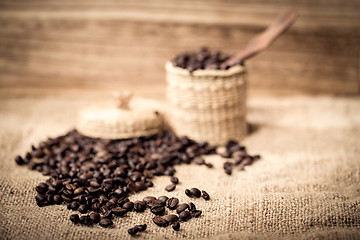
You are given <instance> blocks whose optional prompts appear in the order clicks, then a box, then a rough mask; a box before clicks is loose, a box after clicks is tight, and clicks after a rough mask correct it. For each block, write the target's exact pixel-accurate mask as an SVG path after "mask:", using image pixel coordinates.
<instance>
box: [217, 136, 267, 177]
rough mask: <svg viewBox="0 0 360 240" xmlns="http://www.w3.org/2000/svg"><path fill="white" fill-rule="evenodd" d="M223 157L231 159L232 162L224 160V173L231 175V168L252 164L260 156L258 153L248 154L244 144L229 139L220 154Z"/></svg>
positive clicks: (242, 167) (243, 167)
mask: <svg viewBox="0 0 360 240" xmlns="http://www.w3.org/2000/svg"><path fill="white" fill-rule="evenodd" d="M220 155H221V156H222V157H223V158H227V159H233V160H234V161H233V162H229V161H226V162H225V163H224V170H225V173H226V174H228V175H231V173H232V169H233V167H235V166H239V169H240V170H244V169H245V166H248V165H251V164H253V162H254V161H256V160H258V159H259V158H260V155H253V156H251V155H249V154H247V152H246V148H245V147H244V146H241V145H239V143H238V142H237V141H234V140H229V141H228V142H227V143H226V145H225V151H224V152H223V153H221V154H220Z"/></svg>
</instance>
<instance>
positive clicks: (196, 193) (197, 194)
mask: <svg viewBox="0 0 360 240" xmlns="http://www.w3.org/2000/svg"><path fill="white" fill-rule="evenodd" d="M190 192H191V195H192V196H193V197H197V198H199V197H200V196H201V192H200V190H199V189H197V188H190Z"/></svg>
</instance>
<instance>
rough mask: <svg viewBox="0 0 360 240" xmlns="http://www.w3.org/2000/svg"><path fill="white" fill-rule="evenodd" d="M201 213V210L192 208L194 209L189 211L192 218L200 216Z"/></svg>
mask: <svg viewBox="0 0 360 240" xmlns="http://www.w3.org/2000/svg"><path fill="white" fill-rule="evenodd" d="M201 214H202V211H201V210H194V211H192V212H191V216H192V217H194V218H198V217H200V215H201Z"/></svg>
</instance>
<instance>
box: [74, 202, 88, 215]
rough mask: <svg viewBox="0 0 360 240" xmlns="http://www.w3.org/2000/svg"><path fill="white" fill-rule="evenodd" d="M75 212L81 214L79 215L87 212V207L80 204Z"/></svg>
mask: <svg viewBox="0 0 360 240" xmlns="http://www.w3.org/2000/svg"><path fill="white" fill-rule="evenodd" d="M77 210H78V211H79V212H81V213H86V212H87V210H88V208H87V206H86V205H85V204H81V205H80V206H79V207H78V209H77Z"/></svg>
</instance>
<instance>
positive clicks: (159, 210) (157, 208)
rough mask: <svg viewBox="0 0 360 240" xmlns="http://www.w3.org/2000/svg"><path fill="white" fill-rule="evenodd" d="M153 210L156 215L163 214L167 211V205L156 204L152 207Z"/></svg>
mask: <svg viewBox="0 0 360 240" xmlns="http://www.w3.org/2000/svg"><path fill="white" fill-rule="evenodd" d="M151 212H152V213H153V214H155V215H163V214H164V212H165V207H163V206H154V207H152V208H151Z"/></svg>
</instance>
